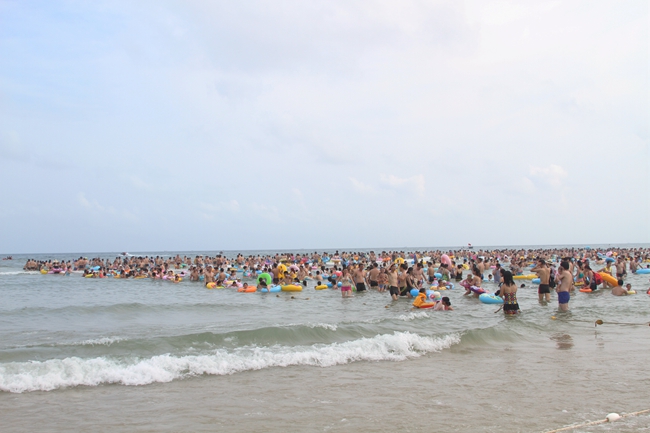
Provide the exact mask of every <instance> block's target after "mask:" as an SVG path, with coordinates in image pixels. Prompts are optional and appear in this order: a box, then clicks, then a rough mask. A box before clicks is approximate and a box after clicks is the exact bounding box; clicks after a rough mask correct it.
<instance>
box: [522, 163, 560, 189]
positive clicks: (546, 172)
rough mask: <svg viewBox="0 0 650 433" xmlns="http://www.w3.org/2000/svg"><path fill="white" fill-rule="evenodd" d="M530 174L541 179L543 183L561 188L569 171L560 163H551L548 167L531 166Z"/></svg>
mask: <svg viewBox="0 0 650 433" xmlns="http://www.w3.org/2000/svg"><path fill="white" fill-rule="evenodd" d="M529 173H530V176H531V177H533V178H535V179H539V180H541V181H542V182H543V183H545V184H547V185H550V186H552V187H553V188H560V187H561V186H562V182H563V181H564V179H565V178H566V177H567V171H566V170H565V169H564V168H562V167H560V166H559V165H555V164H551V165H549V166H548V167H533V166H531V167H530V170H529Z"/></svg>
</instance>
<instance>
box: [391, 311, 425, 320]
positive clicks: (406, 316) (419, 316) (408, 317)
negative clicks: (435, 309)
mask: <svg viewBox="0 0 650 433" xmlns="http://www.w3.org/2000/svg"><path fill="white" fill-rule="evenodd" d="M424 317H429V315H428V314H427V312H426V311H414V312H412V313H409V314H402V315H400V316H397V317H396V319H397V320H403V321H405V322H410V321H411V320H415V319H422V318H424Z"/></svg>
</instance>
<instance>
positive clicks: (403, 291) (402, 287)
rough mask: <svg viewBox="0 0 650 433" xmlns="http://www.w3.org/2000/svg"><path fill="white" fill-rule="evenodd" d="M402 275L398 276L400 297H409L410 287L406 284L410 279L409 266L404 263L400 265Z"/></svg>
mask: <svg viewBox="0 0 650 433" xmlns="http://www.w3.org/2000/svg"><path fill="white" fill-rule="evenodd" d="M399 268H400V273H399V274H398V275H397V287H399V295H400V296H408V295H409V293H408V287H407V284H406V279H407V278H408V274H407V272H408V269H409V265H407V264H406V263H402V264H401V265H400V267H399Z"/></svg>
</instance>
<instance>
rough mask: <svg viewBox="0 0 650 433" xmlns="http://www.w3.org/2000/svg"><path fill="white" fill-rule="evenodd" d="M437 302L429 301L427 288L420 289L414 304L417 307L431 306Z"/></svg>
mask: <svg viewBox="0 0 650 433" xmlns="http://www.w3.org/2000/svg"><path fill="white" fill-rule="evenodd" d="M435 305H436V303H435V302H427V289H420V293H418V295H417V296H416V297H415V301H413V306H414V307H415V308H431V307H433V306H435Z"/></svg>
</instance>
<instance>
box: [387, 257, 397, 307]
mask: <svg viewBox="0 0 650 433" xmlns="http://www.w3.org/2000/svg"><path fill="white" fill-rule="evenodd" d="M397 280H398V275H397V267H396V266H395V264H392V265H390V268H389V269H388V291H389V293H390V297H391V298H393V301H397V299H398V298H397V297H398V296H399V288H398V287H397V284H398V281H397Z"/></svg>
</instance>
